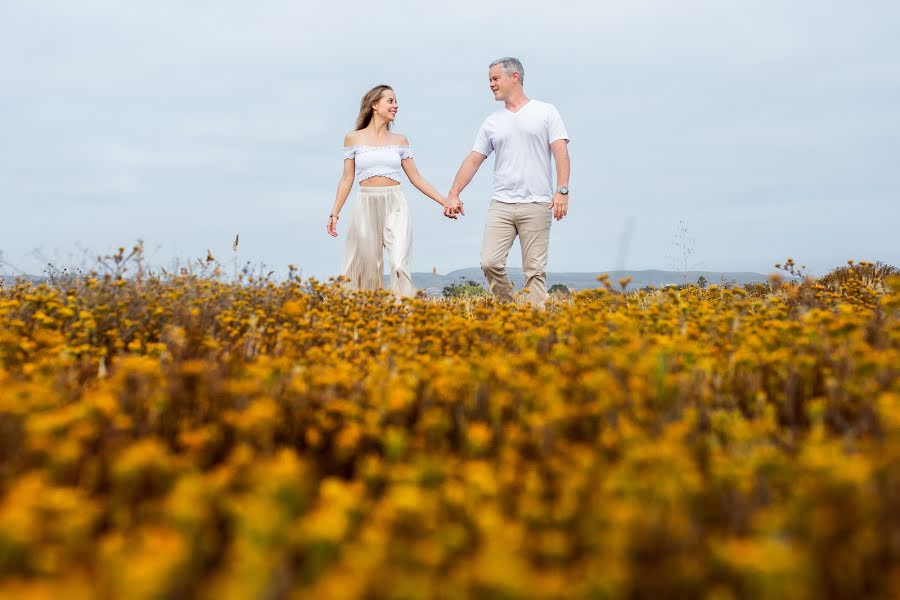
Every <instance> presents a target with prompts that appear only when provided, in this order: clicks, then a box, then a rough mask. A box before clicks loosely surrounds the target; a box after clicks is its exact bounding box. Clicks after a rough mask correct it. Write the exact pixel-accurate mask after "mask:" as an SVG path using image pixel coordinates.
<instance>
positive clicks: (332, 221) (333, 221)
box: [326, 215, 338, 237]
mask: <svg viewBox="0 0 900 600" xmlns="http://www.w3.org/2000/svg"><path fill="white" fill-rule="evenodd" d="M337 222H338V216H337V215H328V227H327V228H326V230H327V231H328V235H330V236H331V237H337Z"/></svg>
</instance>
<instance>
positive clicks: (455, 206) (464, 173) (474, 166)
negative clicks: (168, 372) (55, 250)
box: [444, 150, 487, 216]
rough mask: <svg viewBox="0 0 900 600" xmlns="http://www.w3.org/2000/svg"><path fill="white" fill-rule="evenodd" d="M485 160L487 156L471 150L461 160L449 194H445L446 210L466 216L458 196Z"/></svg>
mask: <svg viewBox="0 0 900 600" xmlns="http://www.w3.org/2000/svg"><path fill="white" fill-rule="evenodd" d="M486 158H487V156H485V155H484V154H482V153H481V152H475V151H474V150H473V151H471V152H469V155H468V156H466V157H465V158H464V159H463V161H462V164H461V165H460V166H459V171H457V172H456V177H454V178H453V185H451V186H450V192H449V193H448V194H447V200H448V202H449V204H450V206H448V208H447V210H452V211H454V212H458V213H460V214H463V215H465V214H466V213H465V211H464V210H463V205H462V201H460V199H459V195H460V194H461V193H462V191H463V190H464V189H465V188H466V186H467V185H469V183H470V182H471V181H472V178H473V177H475V173H477V172H478V168H479V167H480V166H481V163H483V162H484V159H486ZM446 213H447V211H445V213H444V214H446ZM448 216H449V215H448Z"/></svg>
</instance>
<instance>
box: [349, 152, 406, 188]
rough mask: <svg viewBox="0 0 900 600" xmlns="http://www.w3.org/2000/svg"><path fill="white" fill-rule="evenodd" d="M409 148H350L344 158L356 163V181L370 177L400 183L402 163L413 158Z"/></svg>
mask: <svg viewBox="0 0 900 600" xmlns="http://www.w3.org/2000/svg"><path fill="white" fill-rule="evenodd" d="M412 157H413V155H412V150H411V149H410V147H409V146H349V147H344V158H345V159H348V160H354V161H356V181H363V180H364V179H368V178H369V177H379V176H380V177H387V178H388V179H393V180H394V181H396V182H398V183H399V182H400V174H401V173H402V172H403V170H402V168H401V167H400V161H401V160H403V159H405V158H412Z"/></svg>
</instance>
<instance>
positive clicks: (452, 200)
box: [442, 193, 466, 219]
mask: <svg viewBox="0 0 900 600" xmlns="http://www.w3.org/2000/svg"><path fill="white" fill-rule="evenodd" d="M442 205H443V207H444V216H445V217H447V218H448V219H455V218H456V215H462V216H466V211H465V210H464V209H463V203H462V200H460V199H459V196H458V195H456V194H452V193H451V194H450V195H449V196H448V197H447V198H446V200H445V202H443V203H442Z"/></svg>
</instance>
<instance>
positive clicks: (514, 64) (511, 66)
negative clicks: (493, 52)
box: [488, 56, 525, 85]
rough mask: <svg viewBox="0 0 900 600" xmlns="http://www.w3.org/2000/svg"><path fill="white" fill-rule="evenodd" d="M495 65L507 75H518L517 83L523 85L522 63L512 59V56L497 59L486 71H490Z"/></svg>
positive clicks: (523, 69) (523, 70) (523, 72)
mask: <svg viewBox="0 0 900 600" xmlns="http://www.w3.org/2000/svg"><path fill="white" fill-rule="evenodd" d="M497 65H500V66H501V67H503V70H504V71H506V74H507V75H512V74H513V73H518V74H519V83H521V84H523V85H524V84H525V67H523V66H522V62H521V61H520V60H519V59H518V58H513V57H512V56H505V57H503V58H498V59H497V60H495V61H494V62H492V63H491V64H490V65H488V69H490V68H491V67H496V66H497Z"/></svg>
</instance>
